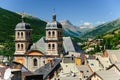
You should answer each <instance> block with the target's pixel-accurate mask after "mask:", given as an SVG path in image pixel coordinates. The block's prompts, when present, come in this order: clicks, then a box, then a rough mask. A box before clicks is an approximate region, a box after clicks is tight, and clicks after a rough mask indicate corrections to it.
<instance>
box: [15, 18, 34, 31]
mask: <svg viewBox="0 0 120 80" xmlns="http://www.w3.org/2000/svg"><path fill="white" fill-rule="evenodd" d="M27 29H31V30H32V28H31V26H30V24H29V23H25V22H24V21H23V18H22V22H20V23H18V24H17V25H16V28H15V30H27Z"/></svg>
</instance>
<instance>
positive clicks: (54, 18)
mask: <svg viewBox="0 0 120 80" xmlns="http://www.w3.org/2000/svg"><path fill="white" fill-rule="evenodd" d="M53 11H54V12H53V15H52V17H53V21H56V13H55V8H54V9H53Z"/></svg>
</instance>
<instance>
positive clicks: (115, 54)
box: [106, 50, 120, 64]
mask: <svg viewBox="0 0 120 80" xmlns="http://www.w3.org/2000/svg"><path fill="white" fill-rule="evenodd" d="M106 52H107V53H108V56H109V58H110V61H111V63H112V64H114V63H118V62H120V50H106Z"/></svg>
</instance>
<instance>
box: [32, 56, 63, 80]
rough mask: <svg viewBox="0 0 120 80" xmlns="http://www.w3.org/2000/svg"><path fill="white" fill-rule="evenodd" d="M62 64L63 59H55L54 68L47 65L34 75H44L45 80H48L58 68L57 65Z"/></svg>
mask: <svg viewBox="0 0 120 80" xmlns="http://www.w3.org/2000/svg"><path fill="white" fill-rule="evenodd" d="M60 62H61V59H59V58H55V60H54V63H52V68H50V64H51V63H48V64H45V66H42V67H41V68H39V69H37V70H36V71H35V72H34V74H43V79H46V78H47V77H48V75H50V73H51V72H52V71H53V70H54V69H55V68H56V66H57V65H59V64H60Z"/></svg>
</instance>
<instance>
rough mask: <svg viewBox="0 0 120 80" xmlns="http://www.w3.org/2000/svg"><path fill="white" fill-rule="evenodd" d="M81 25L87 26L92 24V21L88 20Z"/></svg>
mask: <svg viewBox="0 0 120 80" xmlns="http://www.w3.org/2000/svg"><path fill="white" fill-rule="evenodd" d="M83 25H86V26H88V25H92V23H90V22H84V23H83Z"/></svg>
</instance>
